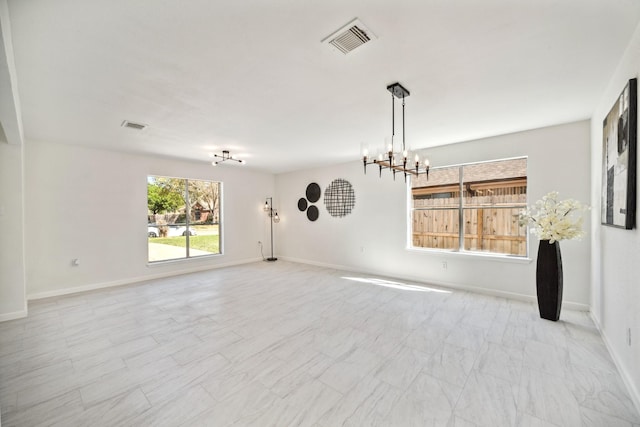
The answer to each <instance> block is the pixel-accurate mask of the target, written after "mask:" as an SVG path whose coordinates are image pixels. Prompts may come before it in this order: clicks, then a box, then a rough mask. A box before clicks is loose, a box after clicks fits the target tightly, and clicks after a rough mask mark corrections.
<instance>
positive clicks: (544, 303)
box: [536, 240, 562, 321]
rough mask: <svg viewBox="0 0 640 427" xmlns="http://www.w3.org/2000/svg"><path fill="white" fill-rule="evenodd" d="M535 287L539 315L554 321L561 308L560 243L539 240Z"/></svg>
mask: <svg viewBox="0 0 640 427" xmlns="http://www.w3.org/2000/svg"><path fill="white" fill-rule="evenodd" d="M536 289H537V291H538V310H539V311H540V317H542V318H543V319H547V320H553V321H556V320H558V319H559V318H560V309H561V308H562V256H561V255H560V243H559V242H557V241H556V242H554V243H551V244H549V241H548V240H540V245H539V246H538V265H537V268H536Z"/></svg>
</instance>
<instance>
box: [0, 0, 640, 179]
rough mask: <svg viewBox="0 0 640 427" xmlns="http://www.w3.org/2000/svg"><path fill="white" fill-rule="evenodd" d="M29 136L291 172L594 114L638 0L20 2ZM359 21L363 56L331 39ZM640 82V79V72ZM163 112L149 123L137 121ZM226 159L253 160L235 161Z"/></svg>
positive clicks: (22, 93) (22, 88) (18, 33)
mask: <svg viewBox="0 0 640 427" xmlns="http://www.w3.org/2000/svg"><path fill="white" fill-rule="evenodd" d="M9 12H10V21H11V31H12V36H13V46H14V55H15V64H16V70H17V82H18V93H19V97H20V103H21V108H22V118H23V123H24V133H25V138H26V139H27V140H34V141H45V142H57V143H68V144H80V145H87V146H95V147H103V148H109V149H115V150H125V151H133V152H148V153H155V154H159V155H166V156H174V157H180V158H188V159H195V160H201V161H203V162H208V161H210V159H209V157H208V153H209V152H210V151H212V150H217V151H220V150H222V149H230V150H231V153H232V154H235V155H239V156H242V157H243V158H245V159H246V160H247V163H248V165H247V166H246V167H254V168H258V169H262V170H268V171H271V172H274V173H278V172H284V171H290V170H295V169H300V168H303V167H310V166H320V165H327V164H334V163H340V162H346V161H349V160H354V161H356V160H357V159H358V158H359V156H360V149H361V144H362V143H366V144H368V145H369V146H370V147H372V148H374V149H375V148H376V147H378V146H380V147H382V145H383V143H384V138H385V136H388V135H389V134H390V128H391V117H390V116H391V111H390V110H391V105H390V104H391V95H390V94H389V92H387V90H386V89H385V88H386V86H387V85H388V84H390V83H393V82H395V81H399V82H400V83H402V84H403V85H404V86H405V87H407V89H409V90H410V91H411V96H410V97H408V98H407V100H406V104H407V107H406V108H407V144H408V145H409V146H411V147H412V148H422V147H430V146H435V145H440V144H447V143H453V142H460V141H464V140H469V139H476V138H481V137H486V136H491V135H498V134H503V133H508V132H513V131H519V130H525V129H532V128H537V127H541V126H547V125H553V124H558V123H565V122H570V121H574V120H580V119H585V118H589V117H590V116H591V113H592V109H593V107H594V106H595V104H596V102H597V101H598V98H599V96H600V94H601V93H602V92H603V90H604V86H605V84H606V82H607V80H608V79H609V77H610V76H611V75H612V74H613V71H614V68H615V66H616V65H617V63H618V61H619V59H620V57H621V56H622V53H623V51H624V49H625V47H626V46H627V43H628V41H629V39H630V37H631V35H632V33H633V31H634V29H635V28H636V26H637V25H638V22H639V21H640V1H637V0H518V1H515V0H485V1H478V0H448V1H445V0H394V1H391V0H384V1H382V0H316V1H303V0H277V1H276V0H272V1H265V0H243V1H222V0H189V1H178V0H85V1H77V0H56V1H51V0H9ZM356 17H357V18H359V19H360V20H361V21H362V22H363V23H364V24H365V25H366V26H367V27H368V28H369V29H370V30H371V31H373V32H374V33H375V35H376V36H377V37H378V38H377V40H375V41H374V42H372V43H369V44H367V45H365V46H363V47H361V48H359V49H358V50H356V51H354V52H352V53H351V54H348V55H346V56H345V55H343V54H341V53H338V52H336V51H333V50H331V49H330V48H329V47H328V46H326V45H324V44H322V43H321V40H322V39H324V38H325V37H326V36H328V35H329V34H331V33H332V32H333V31H335V30H337V29H338V28H339V27H341V26H343V25H345V24H346V23H348V22H349V21H351V20H352V19H353V18H356ZM630 77H633V76H630ZM125 119H127V120H131V121H135V122H141V123H144V124H148V125H149V127H148V129H146V130H145V131H142V132H136V131H133V130H130V129H125V128H122V127H121V126H120V124H121V122H122V121H123V120H125ZM224 167H242V166H239V165H238V166H236V165H229V166H226V165H225V166H224Z"/></svg>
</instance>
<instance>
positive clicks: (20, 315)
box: [0, 309, 27, 322]
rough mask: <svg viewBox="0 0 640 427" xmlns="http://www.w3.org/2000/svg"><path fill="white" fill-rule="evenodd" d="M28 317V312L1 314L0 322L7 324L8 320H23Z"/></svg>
mask: <svg viewBox="0 0 640 427" xmlns="http://www.w3.org/2000/svg"><path fill="white" fill-rule="evenodd" d="M23 317H27V310H26V309H25V310H20V311H14V312H12V313H3V314H0V322H6V321H7V320H14V319H22V318H23Z"/></svg>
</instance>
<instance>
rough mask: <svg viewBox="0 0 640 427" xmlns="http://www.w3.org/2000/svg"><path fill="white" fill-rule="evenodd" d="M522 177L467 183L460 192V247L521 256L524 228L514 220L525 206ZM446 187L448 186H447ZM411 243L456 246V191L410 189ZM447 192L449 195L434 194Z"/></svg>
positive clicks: (523, 249) (457, 206) (525, 252)
mask: <svg viewBox="0 0 640 427" xmlns="http://www.w3.org/2000/svg"><path fill="white" fill-rule="evenodd" d="M526 189H527V187H526V180H525V181H524V184H523V182H522V180H521V181H519V182H511V183H507V182H501V183H486V184H479V185H475V186H472V185H470V186H468V187H467V191H465V194H464V209H463V227H464V228H463V232H464V249H466V250H473V251H482V252H494V253H503V254H511V255H520V256H525V255H526V254H527V235H526V232H527V229H526V227H521V226H520V225H519V223H518V214H519V213H520V212H521V211H522V209H524V208H525V206H526V202H527V200H526V197H527V195H526ZM447 190H451V187H448V188H447ZM413 194H414V196H413V206H414V210H413V246H416V247H423V248H437V249H453V250H457V249H458V247H459V230H460V227H459V223H460V221H459V209H458V208H459V203H460V192H459V190H458V191H447V192H440V193H438V192H437V189H435V188H434V189H432V191H426V190H425V189H424V188H417V189H414V191H413ZM435 195H438V196H443V195H444V196H449V197H434V196H435Z"/></svg>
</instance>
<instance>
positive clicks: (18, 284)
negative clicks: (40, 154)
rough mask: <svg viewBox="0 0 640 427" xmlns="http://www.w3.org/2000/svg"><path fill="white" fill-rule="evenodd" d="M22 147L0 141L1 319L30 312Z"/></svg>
mask: <svg viewBox="0 0 640 427" xmlns="http://www.w3.org/2000/svg"><path fill="white" fill-rule="evenodd" d="M22 149H23V145H11V144H7V143H4V142H0V230H2V235H1V236H0V321H3V320H9V319H15V318H18V317H24V316H26V315H27V304H26V300H25V274H24V268H25V265H24V245H23V237H22V234H23V230H24V227H23V212H24V207H23V202H24V200H23V177H22V156H23V153H22Z"/></svg>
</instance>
